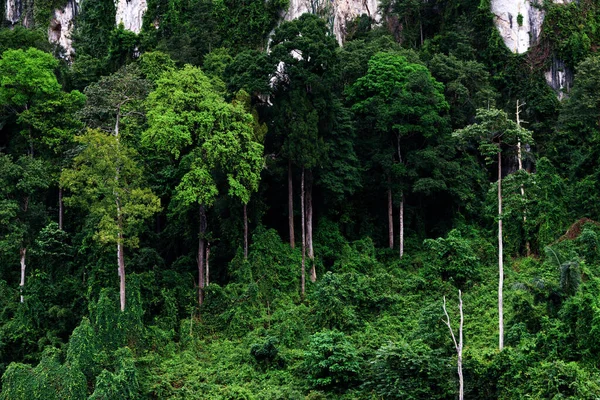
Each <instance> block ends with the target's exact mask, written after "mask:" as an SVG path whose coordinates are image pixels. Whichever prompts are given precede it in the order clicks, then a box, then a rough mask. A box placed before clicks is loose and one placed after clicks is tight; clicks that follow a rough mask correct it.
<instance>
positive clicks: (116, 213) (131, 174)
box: [61, 129, 160, 311]
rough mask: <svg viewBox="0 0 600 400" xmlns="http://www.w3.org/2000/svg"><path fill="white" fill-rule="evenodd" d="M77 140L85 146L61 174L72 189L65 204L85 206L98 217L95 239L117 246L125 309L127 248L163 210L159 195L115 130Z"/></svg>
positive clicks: (93, 216)
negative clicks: (145, 179)
mask: <svg viewBox="0 0 600 400" xmlns="http://www.w3.org/2000/svg"><path fill="white" fill-rule="evenodd" d="M76 141H77V142H78V143H79V144H80V146H81V148H82V149H81V151H80V153H79V154H78V155H77V156H76V157H75V158H74V160H73V166H72V168H70V169H65V170H64V171H63V173H62V175H61V185H62V186H63V187H64V188H65V189H67V190H68V191H69V192H71V195H70V196H68V197H66V198H65V203H66V204H67V205H69V206H77V207H81V208H83V209H85V210H87V211H88V212H89V218H92V219H94V220H95V221H97V230H96V232H95V234H94V238H95V239H96V240H97V241H99V242H100V243H102V244H109V245H116V247H117V264H118V273H119V293H120V305H121V311H124V310H125V256H124V249H125V248H127V247H129V248H136V247H137V246H138V245H139V237H138V235H139V232H140V231H141V229H142V227H143V224H144V221H145V220H147V219H148V218H150V217H151V216H152V215H153V214H155V213H156V212H158V211H159V210H160V200H159V199H158V198H157V197H156V196H155V195H154V194H153V193H152V192H151V191H150V189H148V188H146V187H144V185H143V171H142V170H141V169H140V167H139V166H138V165H137V163H136V161H135V158H136V156H137V154H136V152H135V151H134V150H133V149H131V148H129V147H127V146H126V145H125V144H124V143H122V141H121V140H120V137H119V136H118V135H117V134H113V135H107V134H105V133H104V132H101V131H99V130H92V129H90V130H88V131H87V132H86V133H85V134H83V135H82V136H78V137H77V138H76Z"/></svg>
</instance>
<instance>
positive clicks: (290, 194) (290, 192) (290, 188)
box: [288, 160, 296, 249]
mask: <svg viewBox="0 0 600 400" xmlns="http://www.w3.org/2000/svg"><path fill="white" fill-rule="evenodd" d="M288 225H289V228H290V247H291V248H292V249H293V248H294V247H296V243H295V241H296V240H295V238H294V187H293V181H292V160H289V161H288Z"/></svg>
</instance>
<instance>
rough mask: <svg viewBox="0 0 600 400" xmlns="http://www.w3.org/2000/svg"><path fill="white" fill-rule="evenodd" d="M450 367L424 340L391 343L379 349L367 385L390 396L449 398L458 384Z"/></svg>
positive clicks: (402, 397)
mask: <svg viewBox="0 0 600 400" xmlns="http://www.w3.org/2000/svg"><path fill="white" fill-rule="evenodd" d="M448 367H449V365H448V361H447V360H446V359H445V357H444V356H443V355H442V354H441V352H439V351H436V350H432V349H431V348H429V346H427V345H426V344H424V343H423V342H421V341H412V342H405V341H402V342H400V343H388V344H386V345H384V346H382V347H381V348H379V349H378V350H377V352H376V355H375V358H374V360H373V362H372V364H371V366H370V369H371V370H370V377H369V380H368V381H367V382H366V383H365V385H366V386H367V387H368V388H369V389H371V390H372V391H373V393H375V395H376V396H378V397H382V398H386V399H423V398H428V399H446V398H449V397H451V396H453V394H451V393H452V392H453V390H452V389H453V388H454V387H455V385H454V384H453V383H454V382H453V380H454V379H453V378H451V377H450V374H449V372H450V368H448Z"/></svg>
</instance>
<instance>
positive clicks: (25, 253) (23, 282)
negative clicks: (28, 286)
mask: <svg viewBox="0 0 600 400" xmlns="http://www.w3.org/2000/svg"><path fill="white" fill-rule="evenodd" d="M19 253H20V255H21V283H19V291H20V292H21V303H23V289H24V288H25V268H26V265H25V256H26V255H27V248H25V247H21V250H20V251H19Z"/></svg>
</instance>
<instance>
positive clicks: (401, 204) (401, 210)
mask: <svg viewBox="0 0 600 400" xmlns="http://www.w3.org/2000/svg"><path fill="white" fill-rule="evenodd" d="M400 196H401V197H402V199H401V200H400V258H402V256H404V193H402V194H401V195H400Z"/></svg>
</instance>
